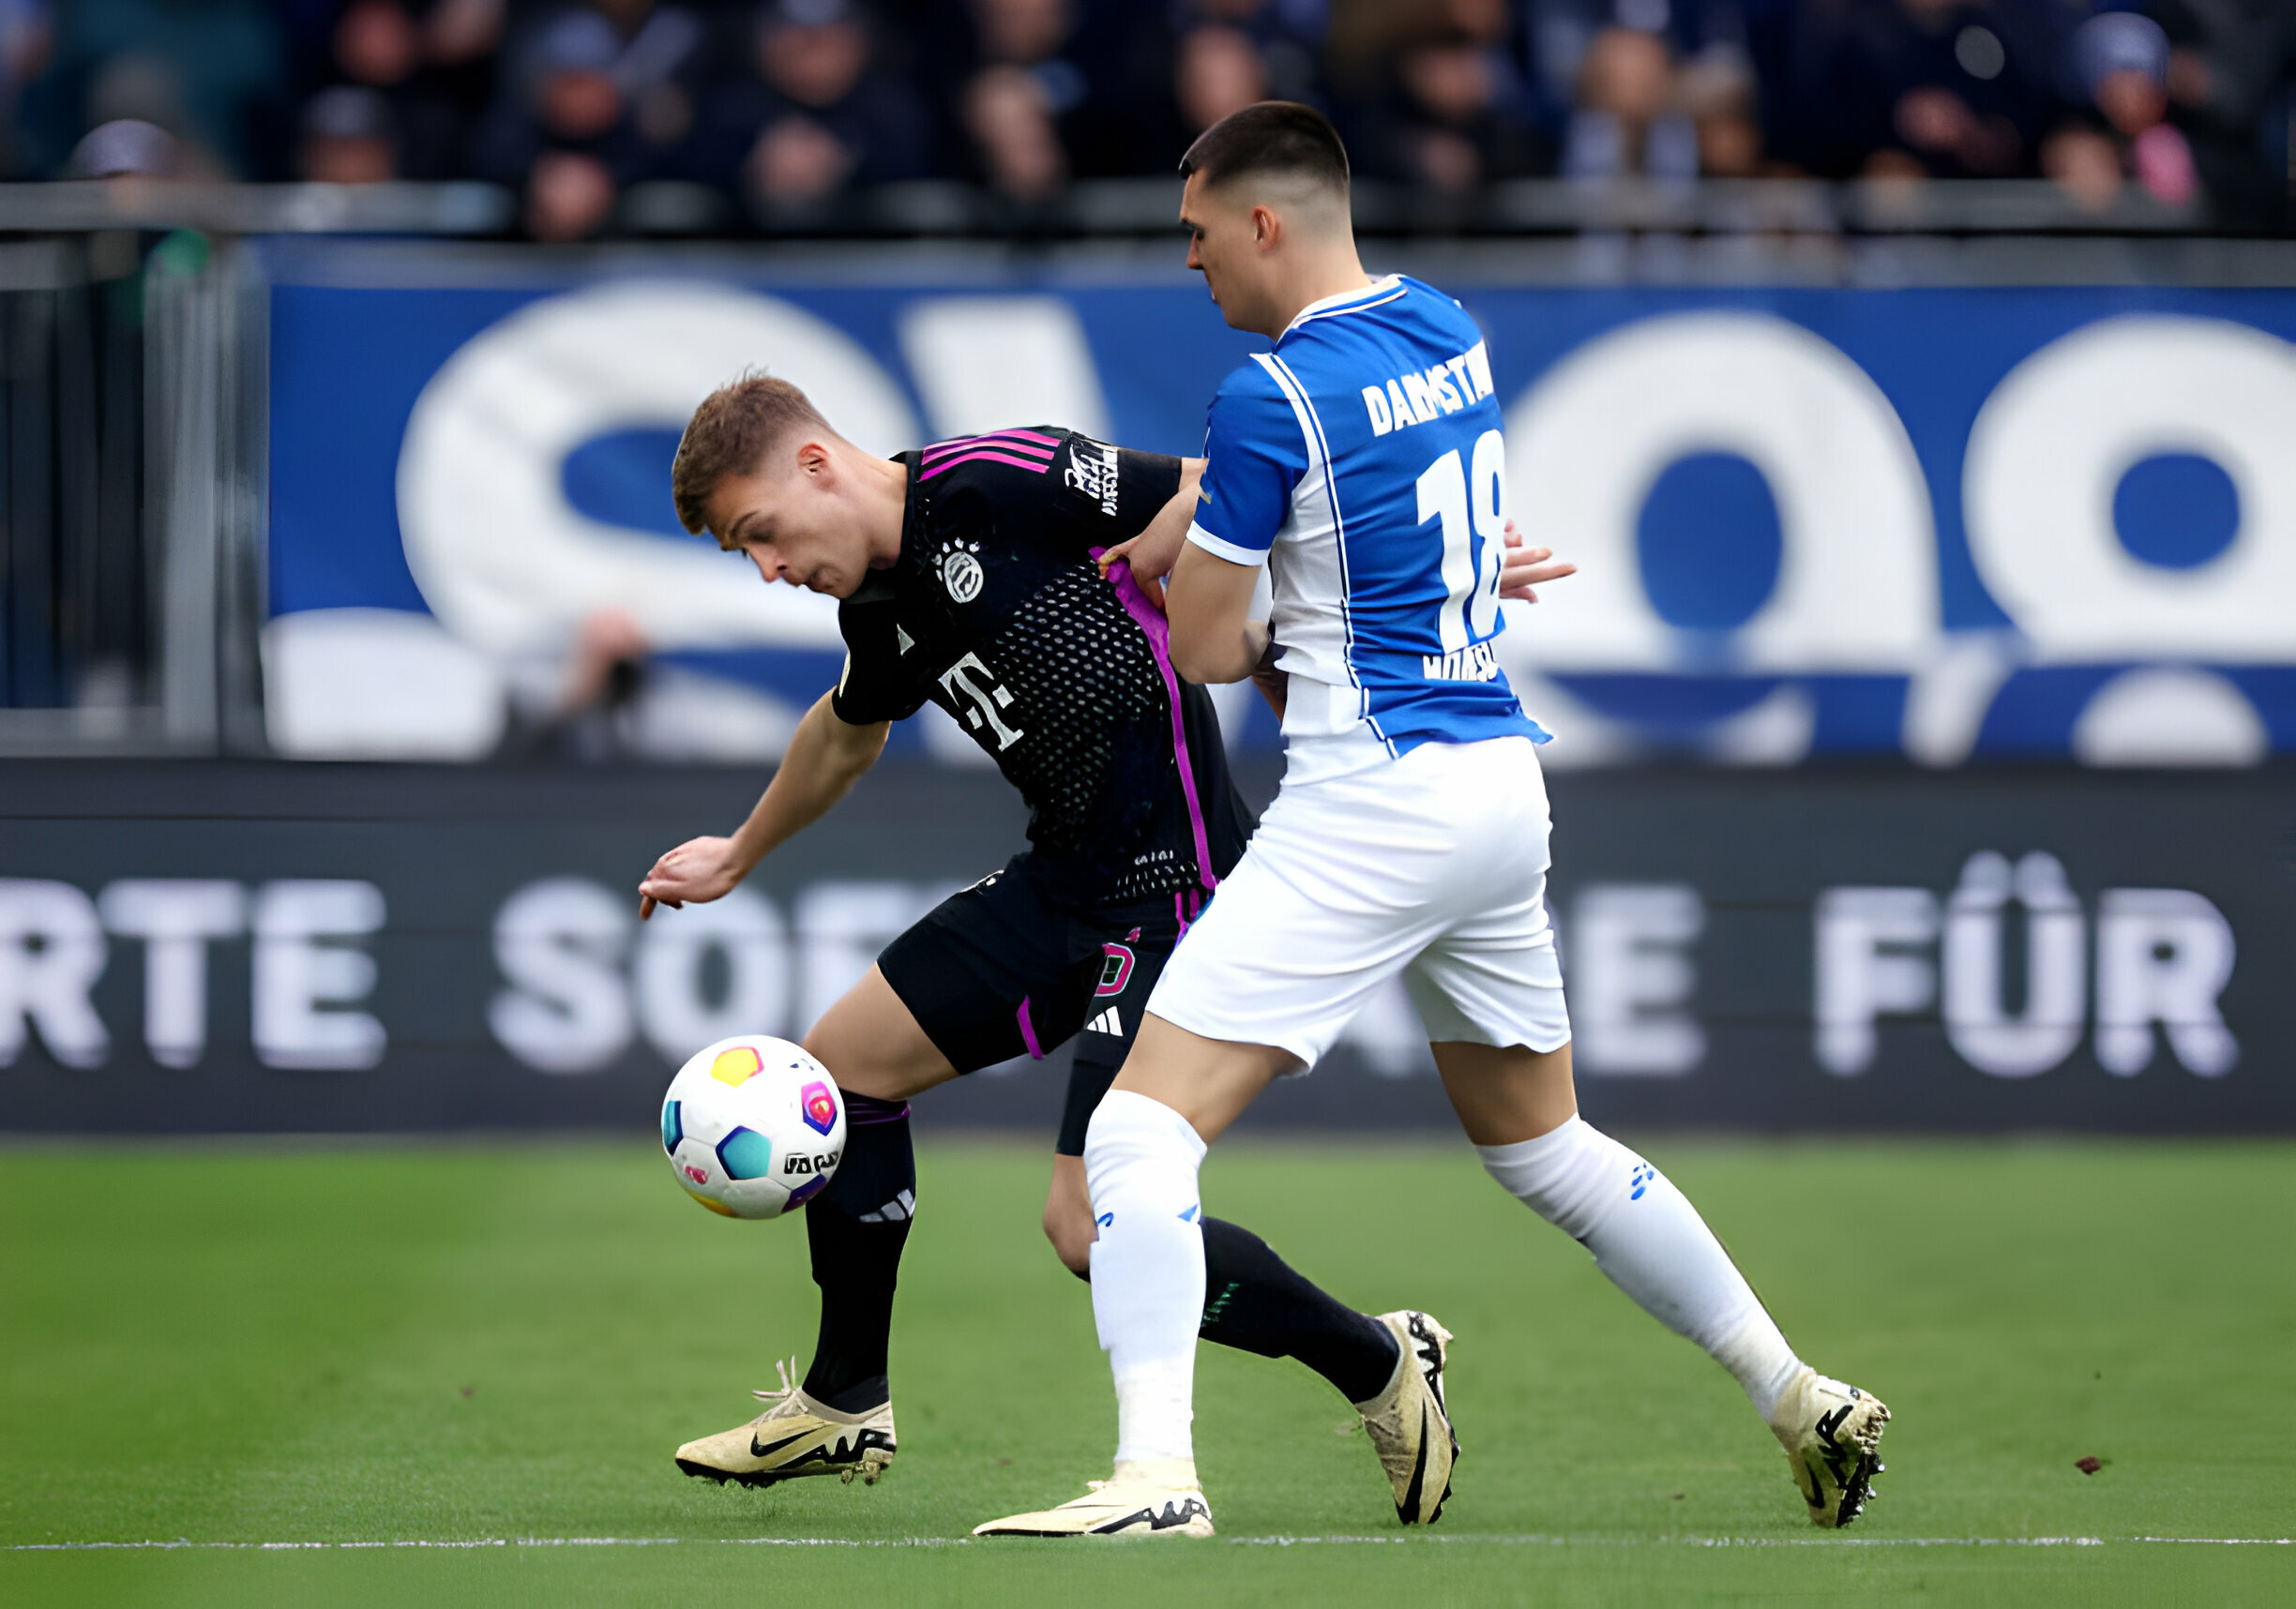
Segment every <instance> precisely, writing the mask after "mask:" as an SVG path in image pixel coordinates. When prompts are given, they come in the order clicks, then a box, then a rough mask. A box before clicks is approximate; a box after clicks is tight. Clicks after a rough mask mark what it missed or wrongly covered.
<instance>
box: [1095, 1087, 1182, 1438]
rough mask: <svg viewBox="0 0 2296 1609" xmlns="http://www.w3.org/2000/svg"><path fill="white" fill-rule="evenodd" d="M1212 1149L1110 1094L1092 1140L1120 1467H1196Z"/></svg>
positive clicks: (1141, 1100)
mask: <svg viewBox="0 0 2296 1609" xmlns="http://www.w3.org/2000/svg"><path fill="white" fill-rule="evenodd" d="M1203 1155H1204V1142H1203V1140H1202V1139H1201V1137H1200V1136H1199V1135H1197V1133H1196V1130H1195V1128H1194V1127H1193V1126H1192V1125H1191V1124H1190V1123H1189V1122H1188V1120H1186V1118H1184V1117H1182V1116H1181V1115H1180V1114H1179V1113H1178V1112H1175V1111H1173V1110H1172V1109H1171V1107H1170V1106H1168V1105H1164V1103H1163V1102H1161V1101H1153V1100H1150V1099H1149V1098H1148V1097H1147V1096H1145V1095H1136V1094H1134V1093H1132V1092H1131V1091H1130V1090H1110V1091H1109V1093H1108V1094H1107V1095H1106V1096H1105V1097H1103V1098H1102V1100H1101V1102H1100V1107H1099V1109H1098V1110H1097V1111H1095V1112H1094V1113H1093V1120H1092V1126H1091V1127H1090V1128H1089V1129H1087V1130H1086V1131H1085V1136H1084V1178H1085V1182H1086V1185H1087V1187H1088V1188H1089V1189H1090V1190H1091V1192H1092V1203H1093V1215H1094V1217H1095V1219H1096V1220H1097V1221H1098V1223H1099V1226H1100V1238H1099V1239H1098V1240H1097V1241H1094V1242H1093V1248H1092V1294H1093V1318H1094V1320H1095V1322H1096V1323H1097V1324H1098V1326H1099V1330H1100V1346H1101V1347H1102V1349H1103V1350H1105V1351H1106V1352H1107V1353H1108V1355H1109V1365H1110V1368H1111V1369H1112V1370H1113V1371H1114V1372H1115V1376H1116V1462H1117V1463H1119V1464H1132V1463H1140V1462H1141V1461H1144V1460H1147V1459H1158V1458H1186V1459H1193V1458H1194V1457H1195V1456H1196V1451H1195V1443H1194V1441H1193V1439H1192V1437H1191V1436H1190V1425H1191V1423H1192V1421H1194V1419H1195V1407H1194V1405H1193V1401H1192V1398H1193V1394H1194V1391H1195V1384H1196V1331H1197V1327H1198V1326H1199V1325H1200V1324H1201V1322H1202V1320H1203V1304H1204V1254H1203V1226H1202V1222H1201V1220H1202V1217H1203V1213H1202V1211H1201V1208H1200V1206H1199V1204H1198V1200H1197V1193H1196V1171H1197V1169H1198V1168H1199V1167H1201V1165H1202V1164H1203Z"/></svg>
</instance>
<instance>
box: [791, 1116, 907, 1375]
mask: <svg viewBox="0 0 2296 1609" xmlns="http://www.w3.org/2000/svg"><path fill="white" fill-rule="evenodd" d="M915 1211H916V1152H915V1151H914V1150H912V1149H911V1147H910V1143H909V1104H908V1103H907V1102H906V1101H880V1100H876V1099H873V1098H872V1097H870V1096H868V1095H854V1094H848V1095H847V1096H846V1097H845V1154H844V1156H843V1157H842V1158H841V1159H840V1160H839V1161H838V1170H837V1174H836V1177H834V1178H833V1179H831V1180H830V1181H829V1187H828V1188H827V1189H826V1190H823V1192H822V1193H821V1194H820V1195H816V1196H815V1197H814V1198H813V1199H812V1200H811V1201H809V1202H808V1203H807V1204H806V1208H805V1215H806V1243H807V1245H808V1247H809V1248H811V1251H812V1254H813V1283H814V1284H815V1285H817V1286H821V1296H822V1304H821V1335H820V1337H819V1338H818V1339H817V1340H816V1341H815V1342H814V1344H813V1366H812V1367H811V1368H810V1369H808V1370H807V1371H806V1377H805V1391H806V1395H808V1396H809V1397H811V1398H813V1399H814V1400H815V1401H816V1402H821V1403H825V1404H827V1405H828V1406H831V1407H833V1408H836V1409H838V1411H839V1412H841V1413H860V1412H863V1411H865V1410H866V1409H869V1408H873V1407H875V1406H877V1405H878V1404H879V1403H882V1402H884V1400H885V1399H886V1397H887V1395H888V1394H889V1392H890V1391H891V1388H890V1386H888V1385H887V1383H886V1380H885V1346H886V1344H887V1342H888V1341H889V1340H890V1339H891V1337H892V1333H893V1286H894V1283H895V1281H896V1279H897V1278H898V1276H899V1273H900V1259H901V1248H902V1247H903V1246H904V1245H906V1244H907V1243H908V1241H909V1220H910V1217H911V1215H912V1214H913V1213H914V1212H915Z"/></svg>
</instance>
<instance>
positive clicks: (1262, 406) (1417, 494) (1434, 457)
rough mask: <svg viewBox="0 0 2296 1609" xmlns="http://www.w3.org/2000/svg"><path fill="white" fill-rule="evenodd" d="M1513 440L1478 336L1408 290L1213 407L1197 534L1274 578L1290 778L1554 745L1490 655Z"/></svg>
mask: <svg viewBox="0 0 2296 1609" xmlns="http://www.w3.org/2000/svg"><path fill="white" fill-rule="evenodd" d="M1500 427H1501V418H1500V413H1499V404H1498V402H1497V401H1496V400H1495V399H1494V398H1492V396H1491V378H1490V356H1489V353H1488V351H1487V350H1486V349H1485V347H1484V344H1483V338H1482V335H1481V334H1480V332H1478V331H1477V330H1476V328H1475V325H1474V321H1473V320H1472V319H1470V318H1469V317H1468V316H1467V314H1466V313H1465V311H1464V310H1462V309H1461V308H1460V307H1459V305H1458V303H1457V302H1454V301H1453V300H1452V299H1451V298H1450V297H1448V296H1446V295H1444V294H1443V293H1441V292H1440V291H1436V290H1434V289H1433V288H1431V287H1429V286H1427V285H1423V284H1421V283H1420V282H1419V281H1418V280H1416V279H1410V278H1403V277H1402V276H1400V275H1397V276H1392V277H1390V278H1385V279H1382V280H1380V281H1378V282H1377V283H1375V284H1372V285H1369V286H1367V287H1366V288H1365V289H1363V290H1361V291H1356V292H1351V293H1348V294H1346V295H1342V296H1331V297H1327V298H1325V299H1324V300H1322V301H1321V302H1317V303H1314V304H1312V305H1310V306H1309V307H1307V308H1305V309H1304V310H1303V311H1302V312H1301V313H1300V315H1299V317H1298V318H1296V319H1294V320H1292V324H1291V327H1290V328H1288V329H1286V330H1285V331H1284V333H1283V336H1282V338H1280V339H1278V340H1277V341H1276V350H1275V351H1274V352H1270V353H1256V354H1254V356H1253V358H1252V360H1251V361H1250V362H1248V363H1246V364H1245V365H1244V366H1243V367H1242V368H1238V369H1237V370H1236V371H1235V372H1234V373H1233V374H1231V375H1230V376H1229V377H1228V380H1227V382H1226V383H1224V384H1222V385H1221V386H1220V388H1219V392H1218V394H1217V395H1216V397H1215V398H1213V400H1212V414H1211V425H1210V429H1208V431H1207V432H1206V436H1205V453H1206V456H1207V457H1209V459H1211V467H1210V468H1209V469H1208V470H1207V471H1206V472H1205V474H1204V489H1203V502H1202V504H1201V506H1200V507H1199V508H1198V510H1197V514H1196V522H1195V524H1194V525H1193V526H1192V527H1191V528H1190V529H1189V532H1188V538H1189V540H1190V541H1193V542H1195V543H1196V544H1198V545H1199V546H1200V547H1201V548H1203V549H1206V550H1207V551H1209V552H1212V553H1215V554H1216V555H1217V556H1219V557H1220V558H1223V559H1226V560H1228V561H1230V562H1231V563H1232V564H1267V565H1268V567H1269V581H1270V585H1271V588H1272V591H1273V594H1274V598H1275V609H1274V612H1273V614H1272V616H1271V618H1270V622H1269V624H1270V625H1271V626H1272V628H1273V630H1274V633H1275V639H1276V648H1277V649H1278V651H1279V653H1278V656H1277V659H1276V663H1277V665H1279V666H1280V667H1281V668H1282V669H1284V670H1286V671H1288V672H1290V674H1291V678H1292V683H1291V689H1290V693H1289V696H1288V700H1287V707H1286V710H1285V713H1284V736H1285V738H1286V739H1287V741H1288V745H1289V748H1290V758H1289V760H1288V763H1287V768H1286V780H1287V781H1292V782H1308V781H1314V780H1318V779H1321V778H1323V777H1328V776H1337V775H1344V774H1348V773H1349V772H1352V771H1357V770H1360V769H1362V768H1364V767H1365V766H1367V765H1371V764H1375V763H1377V762H1378V761H1380V760H1381V759H1393V758H1395V757H1396V756H1398V755H1401V754H1405V753H1408V752H1409V751H1410V750H1412V748H1415V747H1417V746H1418V745H1419V744H1423V743H1429V742H1435V743H1473V742H1477V741H1479V740H1481V739H1484V738H1491V737H1505V736H1523V737H1529V738H1531V739H1532V740H1533V742H1537V743H1544V742H1545V741H1546V740H1547V734H1546V733H1545V732H1543V731H1541V730H1540V729H1539V728H1538V727H1537V725H1536V724H1535V723H1533V721H1532V720H1531V718H1530V717H1529V716H1528V715H1526V714H1523V710H1522V705H1521V702H1520V701H1519V700H1518V699H1517V698H1516V697H1515V692H1514V689H1513V688H1511V687H1509V686H1508V685H1507V680H1506V676H1505V674H1504V673H1503V671H1501V669H1499V660H1498V657H1497V655H1496V654H1495V653H1494V652H1493V650H1492V641H1493V639H1495V638H1497V637H1498V635H1499V633H1500V631H1501V630H1502V629H1503V622H1502V620H1501V618H1500V611H1499V569H1500V562H1501V559H1502V557H1503V541H1502V534H1503V528H1504V526H1505V524H1506V445H1505V442H1504V439H1503V437H1502V435H1501V433H1500Z"/></svg>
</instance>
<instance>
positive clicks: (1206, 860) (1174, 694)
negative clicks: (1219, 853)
mask: <svg viewBox="0 0 2296 1609" xmlns="http://www.w3.org/2000/svg"><path fill="white" fill-rule="evenodd" d="M1107 551H1108V549H1106V548H1095V549H1093V550H1092V556H1093V557H1094V558H1095V559H1097V558H1098V557H1100V555H1101V554H1103V553H1105V552H1107ZM1108 579H1109V584H1110V585H1111V586H1113V587H1114V588H1115V589H1116V595H1117V597H1119V598H1121V599H1122V600H1123V601H1124V606H1125V613H1127V614H1129V615H1130V616H1131V617H1132V618H1133V620H1134V621H1135V622H1136V623H1138V624H1139V626H1140V634H1141V635H1142V636H1144V637H1145V638H1147V639H1148V652H1149V653H1150V654H1154V655H1155V656H1156V669H1157V670H1158V671H1160V672H1162V674H1163V677H1164V692H1165V695H1166V697H1167V698H1168V699H1170V700H1171V724H1172V759H1174V760H1176V761H1177V762H1178V763H1179V766H1180V791H1181V792H1182V793H1183V794H1184V795H1186V798H1187V813H1188V826H1189V828H1190V829H1191V830H1192V831H1193V832H1194V833H1195V835H1196V877H1197V880H1198V881H1200V882H1201V883H1202V884H1203V886H1204V887H1206V888H1217V887H1218V886H1219V877H1218V875H1217V874H1216V873H1215V872H1214V871H1213V870H1212V845H1211V840H1210V837H1209V835H1207V834H1206V833H1205V831H1204V815H1203V805H1202V804H1200V803H1198V801H1197V798H1196V768H1195V766H1193V765H1192V764H1190V763H1189V760H1188V744H1187V720H1186V706H1184V705H1183V704H1182V703H1181V702H1180V677H1179V674H1178V672H1176V671H1174V670H1173V669H1172V662H1171V623H1169V622H1168V621H1166V620H1165V618H1164V611H1163V610H1161V609H1157V608H1156V605H1155V604H1154V603H1152V602H1150V601H1149V598H1148V594H1146V593H1143V592H1141V591H1140V583H1139V582H1138V581H1136V580H1134V579H1132V566H1131V565H1130V564H1125V562H1124V561H1123V560H1121V559H1119V560H1118V561H1117V562H1116V563H1115V564H1110V566H1109V568H1108Z"/></svg>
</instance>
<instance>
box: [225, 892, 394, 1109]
mask: <svg viewBox="0 0 2296 1609" xmlns="http://www.w3.org/2000/svg"><path fill="white" fill-rule="evenodd" d="M383 913H384V907H383V891H382V890H381V889H379V888H377V887H375V885H374V884H373V883H370V882H357V881H354V880H349V879H341V878H313V879H309V880H282V881H279V882H267V883H265V884H264V886H263V887H262V888H261V889H260V890H259V891H257V893H256V895H255V988H254V1018H255V1054H256V1056H257V1057H258V1058H259V1059H260V1060H262V1061H263V1064H264V1066H266V1067H293V1068H299V1069H302V1070H305V1071H310V1072H323V1073H340V1072H355V1071H358V1070H360V1069H362V1068H368V1067H372V1066H374V1065H375V1064H376V1063H377V1062H379V1061H381V1060H383V1051H384V1048H385V1045H388V1044H389V1035H388V1034H386V1033H385V1032H384V1030H383V1025H382V1024H381V1023H380V1022H377V1021H376V1020H375V1019H374V1017H373V1016H371V1015H369V1014H368V1013H366V1012H363V1011H345V1010H342V1009H340V1008H342V1007H344V1006H350V1005H356V1004H357V1003H358V1002H359V1001H361V1000H365V999H366V998H367V997H368V995H369V994H370V993H371V992H372V991H373V989H374V984H375V962H374V957H373V956H372V955H369V954H367V952H366V951H364V950H354V949H352V948H350V947H349V946H347V945H345V944H343V943H341V942H340V940H346V939H362V938H365V937H366V936H367V935H368V934H370V933H374V932H377V931H379V930H380V929H381V927H382V925H383ZM321 940H337V942H332V943H325V942H322V941H321Z"/></svg>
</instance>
